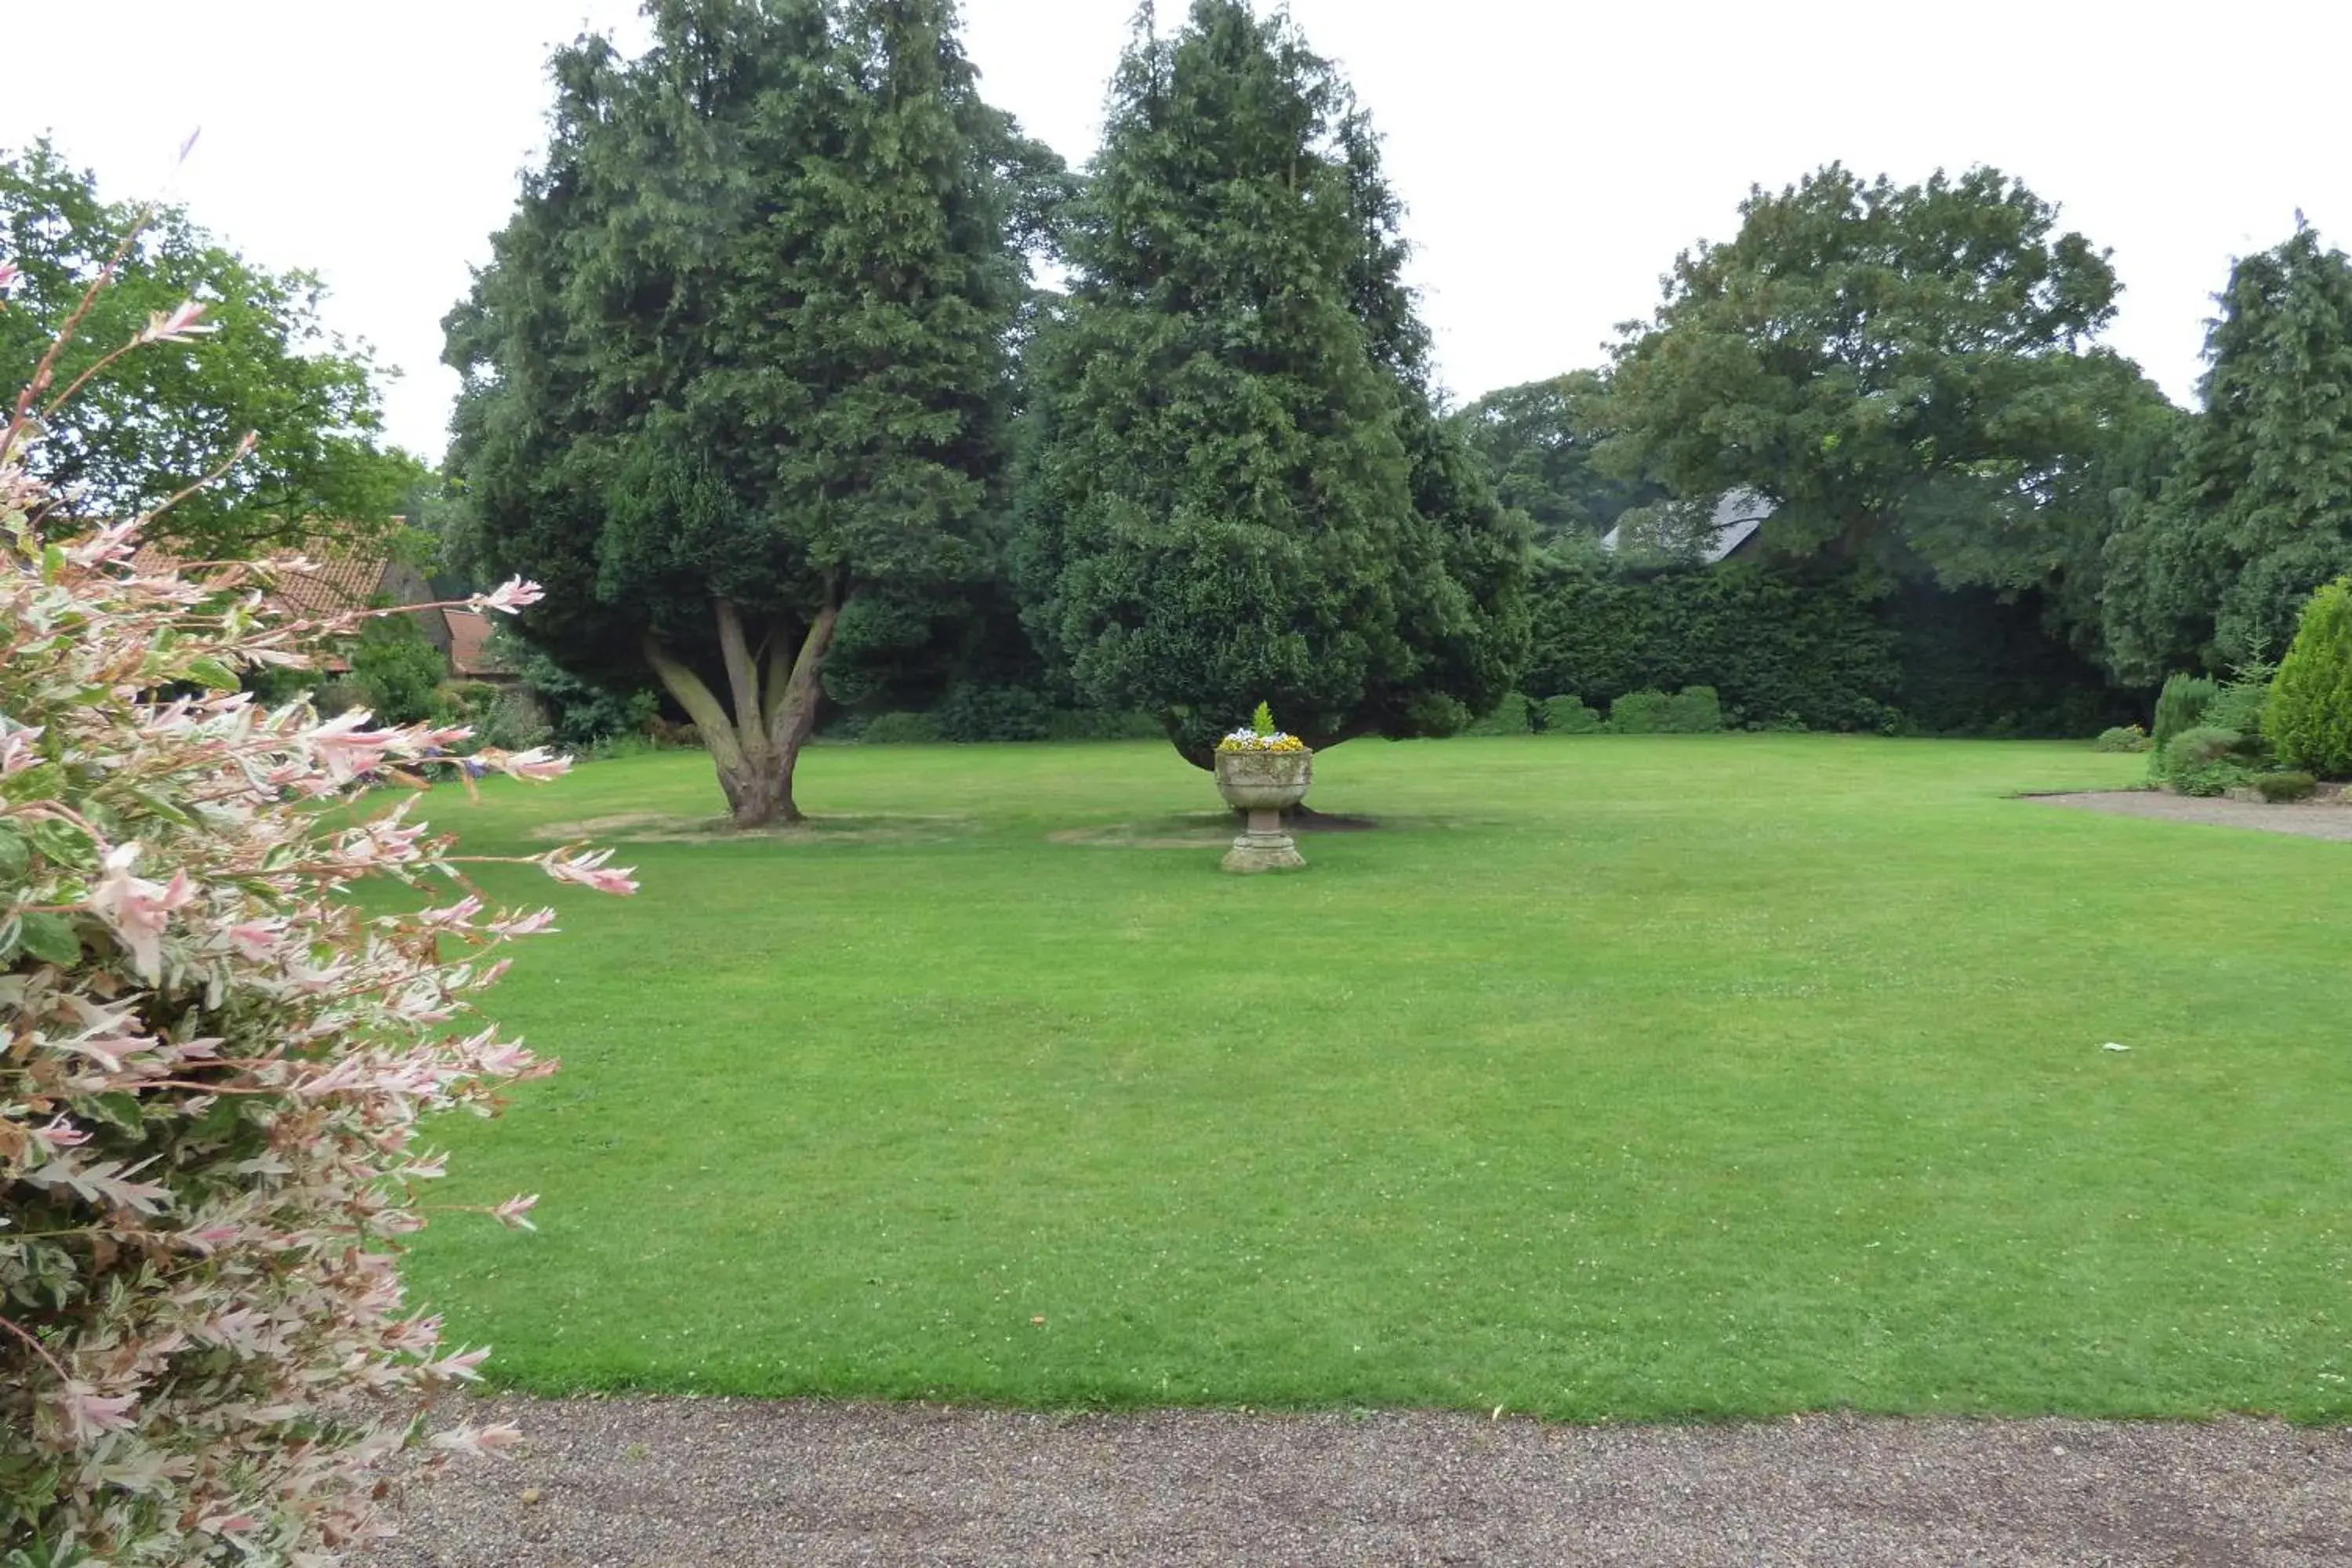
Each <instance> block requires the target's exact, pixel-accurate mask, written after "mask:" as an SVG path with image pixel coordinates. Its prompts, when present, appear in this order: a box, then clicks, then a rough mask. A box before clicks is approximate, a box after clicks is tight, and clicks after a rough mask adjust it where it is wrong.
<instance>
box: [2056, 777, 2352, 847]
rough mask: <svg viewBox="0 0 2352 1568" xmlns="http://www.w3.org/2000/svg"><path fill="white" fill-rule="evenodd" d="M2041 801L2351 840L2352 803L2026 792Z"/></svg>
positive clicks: (2123, 792)
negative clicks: (2302, 803) (2296, 803)
mask: <svg viewBox="0 0 2352 1568" xmlns="http://www.w3.org/2000/svg"><path fill="white" fill-rule="evenodd" d="M2024 798H2025V799H2027V800H2032V801H2039V802H2041V803H2042V805H2074V806H2081V807H2082V808H2083V809H2084V810H2086V811H2112V812H2114V813H2116V815H2117V816H2158V817H2163V818H2165V819H2166V820H2168V821H2171V822H2201V823H2205V824H2207V825H2209V826H2215V827H2259V828H2261V829H2263V831H2265V832H2269V833H2297V834H2301V835H2302V836H2303V837H2305V838H2334V839H2338V840H2341V841H2343V842H2347V843H2352V805H2338V804H2336V803H2335V802H2333V801H2328V802H2323V803H2318V804H2305V805H2265V804H2263V803H2262V802H2260V801H2247V800H2196V799H2192V798H2190V797H2189V796H2188V795H2165V794H2163V793H2161V792H2159V791H2157V790H2146V789H2126V790H2101V791H2097V792H2095V793H2092V794H2088V795H2027V796H2025V797H2024Z"/></svg>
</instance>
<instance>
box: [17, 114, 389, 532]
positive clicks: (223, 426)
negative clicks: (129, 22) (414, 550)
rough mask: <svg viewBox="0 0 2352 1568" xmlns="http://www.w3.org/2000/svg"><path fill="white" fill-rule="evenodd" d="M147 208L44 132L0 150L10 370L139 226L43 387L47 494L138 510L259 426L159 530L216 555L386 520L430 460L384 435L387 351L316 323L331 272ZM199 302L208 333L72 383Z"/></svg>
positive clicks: (94, 513) (84, 510)
mask: <svg viewBox="0 0 2352 1568" xmlns="http://www.w3.org/2000/svg"><path fill="white" fill-rule="evenodd" d="M144 221H145V226H144V227H143V228H142V227H141V222H142V210H141V209H140V208H138V207H136V206H133V205H125V204H122V203H119V202H110V201H107V200H106V199H104V198H103V197H102V196H100V194H99V190H98V185H97V182H96V180H95V179H94V177H93V176H91V175H90V174H87V173H84V172H82V171H79V170H77V169H75V168H73V167H72V166H71V165H70V164H68V163H67V162H66V160H65V159H64V158H63V157H62V156H60V155H59V154H58V152H57V151H56V150H55V149H54V148H53V147H51V146H50V145H49V144H48V143H47V142H36V143H34V144H33V145H32V146H31V147H29V148H27V149H25V150H24V151H22V152H20V153H16V154H14V155H8V154H5V153H0V255H5V256H7V257H8V258H9V259H10V261H11V262H12V263H13V264H14V265H15V266H16V268H17V269H18V270H19V272H20V273H21V277H20V278H19V279H18V280H17V282H16V287H15V289H14V290H13V292H12V297H11V299H10V303H9V309H8V310H5V312H0V385H6V386H10V387H16V386H20V385H23V384H25V383H26V379H27V378H29V377H30V376H31V375H32V374H33V370H34V367H35V365H36V364H37V363H38V362H39V361H40V359H41V358H42V356H43V354H44V353H46V352H47V349H48V346H49V342H50V339H51V337H52V335H53V334H54V333H55V332H56V331H58V328H59V327H61V326H62V325H63V324H64V323H65V321H66V319H67V317H68V316H69V315H70V314H71V313H72V312H73V311H74V310H75V309H76V308H77V307H78V306H79V304H80V303H81V301H82V300H83V297H84V295H85V294H86V293H87V292H88V290H89V286H90V284H91V283H92V282H93V281H94V280H95V279H97V278H98V277H99V275H100V273H101V272H102V271H104V270H105V268H107V266H108V264H109V263H110V262H112V261H114V260H115V258H116V254H117V252H118V250H121V248H122V246H123V242H124V240H125V238H126V237H128V236H131V234H132V233H133V231H134V230H137V231H138V233H137V237H136V238H135V239H133V240H131V244H130V247H129V249H128V250H127V251H124V252H123V254H122V256H121V262H120V265H118V266H117V267H116V268H115V271H114V277H113V282H112V285H111V286H110V287H109V288H108V289H104V290H102V291H101V292H100V294H99V295H98V296H97V297H96V299H95V300H92V301H91V304H90V313H89V316H88V318H87V319H85V320H84V321H83V322H82V324H81V328H80V331H79V332H78V333H77V334H76V336H75V338H74V340H73V341H72V342H70V343H68V345H67V348H66V351H65V353H64V354H63V356H62V357H61V358H60V359H59V360H58V363H57V365H56V367H55V372H54V378H53V380H52V382H51V384H49V385H48V386H47V388H45V389H42V391H41V392H40V393H39V395H38V398H37V402H38V405H40V406H44V407H47V406H49V405H52V404H54V405H55V406H54V407H53V408H51V409H50V412H48V413H47V416H45V418H44V425H45V427H46V429H47V439H45V440H44V441H43V442H42V443H41V444H40V445H39V446H38V447H35V448H33V449H32V451H31V453H30V454H29V457H28V461H30V462H32V463H34V464H36V465H37V473H38V476H39V477H40V478H41V479H43V480H44V481H45V482H46V483H47V485H48V486H49V493H50V495H51V496H52V497H53V498H54V500H53V503H52V504H54V505H55V506H57V507H58V508H59V509H61V510H64V511H66V512H68V513H72V514H78V515H79V516H82V517H85V518H120V517H133V516H137V515H138V514H140V513H141V512H142V511H146V510H150V509H152V507H154V506H155V505H156V504H157V503H158V502H160V501H162V500H163V499H164V498H166V497H168V496H170V495H172V494H173V493H174V492H176V491H179V490H181V489H184V488H186V487H187V486H188V485H189V484H191V483H192V482H193V481H194V480H195V479H199V478H201V477H202V476H204V475H205V474H207V473H209V472H211V471H212V470H213V469H214V468H217V467H218V466H219V465H220V463H221V461H222V459H223V458H226V457H228V456H229V454H230V453H232V452H233V451H235V450H236V446H237V443H238V441H239V440H240V439H241V438H242V437H244V436H245V435H246V433H247V432H248V431H250V432H252V433H253V434H254V436H255V437H256V441H255V445H254V448H253V450H252V451H251V452H249V453H248V454H247V456H246V457H245V458H244V459H243V460H242V461H240V462H238V463H237V464H236V467H235V468H231V469H230V470H229V471H228V472H227V473H226V474H225V475H224V476H222V478H221V479H220V480H219V481H218V482H216V483H215V484H212V485H209V486H207V487H206V488H205V489H202V490H200V491H198V492H196V493H194V494H193V495H190V496H188V497H186V498H185V499H184V500H182V501H181V502H180V503H179V504H178V505H176V506H174V507H173V508H172V509H171V510H168V511H165V512H163V513H162V514H160V515H159V516H158V517H157V518H156V520H155V522H154V528H153V533H154V541H155V542H170V543H172V544H173V545H175V546H176V547H178V548H179V549H180V550H181V552H183V553H184V554H187V555H190V556H194V557H196V558H200V559H218V558H221V557H226V556H236V555H243V554H247V553H248V552H252V551H255V550H257V549H261V548H264V547H267V546H270V545H280V544H301V543H304V542H310V541H311V540H313V539H316V538H318V537H319V536H320V535H322V534H326V535H331V536H332V537H334V538H336V539H338V540H341V541H345V542H350V541H352V540H354V539H360V538H365V537H368V536H370V535H382V534H383V533H386V532H389V531H390V530H391V528H392V523H393V518H394V514H395V513H396V512H397V511H398V510H400V503H401V498H402V496H403V495H404V493H405V492H406V491H407V489H409V487H410V486H411V485H412V484H414V483H415V480H416V479H417V478H418V476H419V475H420V474H421V473H422V471H423V469H422V467H421V465H420V464H418V463H417V462H416V460H415V458H410V457H408V456H407V455H405V454H404V453H401V452H398V451H394V450H389V449H387V448H385V447H383V444H382V439H381V434H380V433H381V431H382V428H383V419H382V414H381V410H380V408H379V406H378V404H377V400H376V392H375V385H374V377H375V374H376V371H375V366H374V362H373V358H372V357H371V355H370V354H369V353H368V351H367V349H366V348H365V347H364V346H363V345H354V344H351V343H347V342H343V341H342V340H341V339H340V338H338V337H337V336H335V335H334V334H333V333H331V332H330V331H327V330H326V328H325V327H324V326H322V325H321V324H320V320H319V305H320V297H321V295H322V294H323V292H324V290H323V289H322V287H321V285H320V282H319V279H317V278H316V277H314V276H312V275H311V274H310V273H307V272H282V273H279V272H271V271H269V270H268V269H267V268H262V267H258V266H256V265H255V264H254V263H252V262H250V261H247V259H245V258H243V257H241V256H239V255H237V254H236V252H235V251H233V250H231V249H229V248H228V247H226V246H224V245H222V244H221V243H220V242H219V241H218V240H216V239H215V238H214V237H212V236H210V235H208V234H206V233H205V231H204V230H203V229H201V228H198V227H197V226H195V225H194V223H193V222H192V221H191V220H190V219H189V217H188V216H187V214H185V213H184V212H182V211H180V210H179V209H177V208H173V207H164V208H162V209H159V210H157V211H154V212H152V213H149V214H145V215H144ZM189 300H194V301H195V302H196V303H199V304H201V305H202V306H203V307H204V315H203V317H202V318H201V325H202V327H203V329H204V331H205V333H208V334H209V335H208V336H199V337H197V338H195V339H194V340H192V341H188V342H180V343H176V344H172V345H159V346H157V347H156V348H155V349H154V350H153V352H150V353H133V354H127V355H122V356H121V357H119V358H114V359H112V360H111V363H109V364H107V366H106V367H105V368H104V369H103V370H101V371H100V372H99V373H98V374H97V375H95V376H94V377H93V378H92V379H90V380H89V382H88V383H87V384H84V385H82V386H81V388H80V390H79V393H78V394H76V395H74V396H73V397H71V398H68V399H64V400H62V401H59V398H60V395H61V394H63V393H64V392H65V390H66V389H67V388H68V387H70V386H72V385H73V384H74V383H75V382H77V381H78V380H79V379H80V378H81V377H82V376H83V375H84V374H86V373H88V372H89V371H90V370H91V369H92V368H93V367H94V366H96V365H97V363H98V362H99V361H100V359H102V358H105V357H107V356H108V355H109V354H110V353H111V352H112V351H113V350H115V349H116V348H117V347H118V346H119V345H120V344H121V343H122V342H126V341H127V340H129V339H130V338H131V336H132V335H133V334H134V333H135V332H136V331H137V330H138V329H139V328H140V327H141V326H142V324H143V323H145V322H146V321H149V320H150V319H152V318H154V317H158V316H166V315H168V314H169V313H170V312H172V311H173V310H177V309H178V308H179V307H180V306H181V305H182V304H183V303H184V302H185V301H189Z"/></svg>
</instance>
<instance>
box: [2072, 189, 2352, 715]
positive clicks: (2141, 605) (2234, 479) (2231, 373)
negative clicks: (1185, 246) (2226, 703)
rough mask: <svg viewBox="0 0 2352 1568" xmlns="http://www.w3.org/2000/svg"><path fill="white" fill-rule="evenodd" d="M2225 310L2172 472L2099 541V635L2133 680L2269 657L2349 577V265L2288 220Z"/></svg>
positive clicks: (2249, 267)
mask: <svg viewBox="0 0 2352 1568" xmlns="http://www.w3.org/2000/svg"><path fill="white" fill-rule="evenodd" d="M2205 357H2206V362H2207V369H2206V373H2205V379H2204V381H2203V383H2202V384H2201V385H2200V391H2201V393H2202V395H2203V403H2204V409H2203V412H2202V413H2201V414H2200V416H2199V417H2198V418H2197V419H2196V421H2195V422H2194V424H2193V425H2192V426H2191V427H2190V428H2189V432H2188V434H2187V436H2186V437H2185V439H2184V441H2183V444H2182V445H2183V449H2182V452H2181V456H2180V461H2179V466H2178V468H2175V469H2174V470H2173V472H2172V474H2171V475H2170V477H2169V478H2168V479H2167V481H2166V482H2165V484H2164V488H2163V489H2162V492H2161V494H2160V495H2159V496H2158V499H2157V500H2155V502H2154V503H2153V504H2152V505H2148V506H2147V507H2144V508H2142V509H2140V510H2138V511H2137V513H2136V514H2135V515H2134V517H2133V518H2132V519H2131V521H2130V524H2129V526H2127V527H2126V528H2125V529H2123V530H2122V531H2119V532H2118V533H2117V534H2116V537H2115V538H2114V539H2113V540H2111V541H2110V542H2109V543H2108V546H2107V560H2108V576H2109V589H2108V593H2107V595H2106V605H2105V611H2106V621H2107V636H2108V640H2109V642H2110V643H2111V644H2112V645H2113V647H2115V649H2116V665H2117V668H2118V669H2119V670H2121V671H2122V672H2123V673H2124V674H2126V676H2128V677H2130V678H2132V679H2137V680H2138V681H2140V682H2141V683H2143V684H2153V683H2154V682H2155V681H2157V680H2158V679H2162V678H2163V677H2164V676H2165V675H2166V674H2167V673H2168V672H2169V671H2171V670H2175V669H2179V668H2224V667H2227V666H2229V665H2232V664H2236V663H2240V662H2242V661H2245V660H2247V659H2249V658H2254V657H2256V656H2258V655H2261V654H2264V653H2267V654H2268V655H2270V656H2271V657H2276V656H2277V655H2278V654H2279V653H2280V652H2282V651H2283V650H2284V648H2285V647H2286V646H2287V643H2288V641H2289V639H2291V638H2292V637H2294V627H2295V617H2296V616H2297V614H2298V613H2299V612H2300V610H2301V608H2302V605H2303V603H2304V601H2305V599H2307V598H2308V597H2309V596H2310V595H2311V593H2312V591H2313V590H2314V589H2315V588H2317V587H2318V586H2319V585H2320V584H2324V583H2327V582H2330V581H2332V580H2334V579H2335V578H2336V577H2338V576H2340V575H2342V574H2344V573H2345V572H2347V571H2352V259H2347V258H2346V256H2345V254H2344V252H2342V251H2340V250H2335V249H2330V248H2327V247H2323V246H2322V245H2321V243H2320V239H2319V236H2318V234H2317V233H2316V232H2315V231H2314V230H2312V229H2310V228H2308V227H2302V226H2298V228H2297V229H2296V231H2295V233H2294V237H2293V238H2291V239H2288V240H2287V241H2286V242H2285V243H2284V244H2282V245H2279V246H2276V247H2273V248H2272V249H2269V250H2265V251H2263V252H2261V253H2260V254H2258V255H2255V256H2250V257H2247V258H2245V259H2244V260H2242V261H2241V262H2239V263H2238V264H2237V266H2236V267H2235V268H2232V269H2231V274H2230V285H2229V288H2228V289H2227V290H2226V291H2225V292H2224V293H2223V294H2222V295H2221V315H2220V317H2219V318H2217V319H2216V320H2215V321H2214V322H2213V323H2212V327H2211V330H2210V331H2209V332H2208V334H2207V336H2206V340H2205Z"/></svg>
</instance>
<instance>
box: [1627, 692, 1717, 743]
mask: <svg viewBox="0 0 2352 1568" xmlns="http://www.w3.org/2000/svg"><path fill="white" fill-rule="evenodd" d="M1609 728H1610V729H1612V730H1613V731H1616V732H1617V733H1618V734H1620V735H1711V734H1713V733H1714V732H1715V731H1717V730H1720V729H1722V728H1723V703H1722V701H1721V700H1719V699H1718V698H1717V696H1716V692H1715V688H1714V687H1712V686H1685V688H1683V689H1681V690H1680V691H1677V692H1675V694H1674V695H1673V696H1672V697H1669V696H1667V695H1666V694H1665V693H1664V692H1663V691H1629V692H1627V693H1626V694H1625V695H1624V696H1622V697H1620V698H1619V699H1617V700H1616V701H1614V702H1612V703H1611V704H1610V705H1609Z"/></svg>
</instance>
